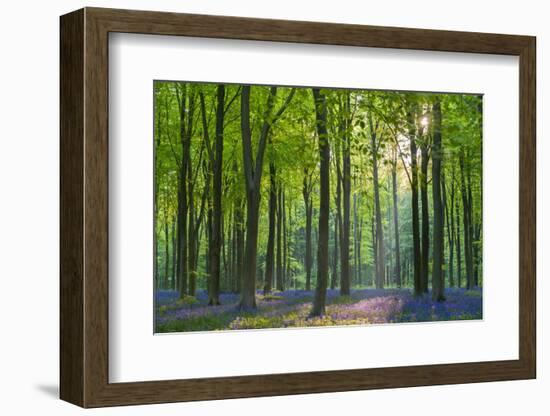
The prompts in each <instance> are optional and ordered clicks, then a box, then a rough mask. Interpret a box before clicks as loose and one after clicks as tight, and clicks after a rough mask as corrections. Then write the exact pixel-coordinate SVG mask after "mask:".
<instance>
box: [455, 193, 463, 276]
mask: <svg viewBox="0 0 550 416" xmlns="http://www.w3.org/2000/svg"><path fill="white" fill-rule="evenodd" d="M455 205H456V206H455V212H456V220H455V221H456V222H455V224H456V234H455V235H456V242H455V243H456V283H457V285H458V287H461V286H462V251H461V250H462V246H461V244H460V206H459V205H460V202H459V200H458V198H457V199H456V203H455Z"/></svg>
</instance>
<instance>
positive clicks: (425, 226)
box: [420, 136, 430, 293]
mask: <svg viewBox="0 0 550 416" xmlns="http://www.w3.org/2000/svg"><path fill="white" fill-rule="evenodd" d="M426 140H427V137H426V136H425V137H424V140H423V142H422V144H421V146H420V156H421V163H420V170H421V175H420V197H421V200H422V257H421V258H422V262H421V265H420V276H421V278H420V281H421V285H422V292H424V293H428V270H429V264H430V254H429V253H430V214H429V212H430V211H429V206H428V162H429V156H428V144H427V143H426Z"/></svg>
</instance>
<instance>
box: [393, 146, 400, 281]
mask: <svg viewBox="0 0 550 416" xmlns="http://www.w3.org/2000/svg"><path fill="white" fill-rule="evenodd" d="M392 194H393V231H394V236H395V284H396V285H397V287H401V252H400V247H399V212H398V206H397V154H395V155H394V159H393V163H392Z"/></svg>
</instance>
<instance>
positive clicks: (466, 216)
mask: <svg viewBox="0 0 550 416" xmlns="http://www.w3.org/2000/svg"><path fill="white" fill-rule="evenodd" d="M460 179H461V193H462V211H463V215H462V218H463V229H464V259H465V261H466V288H467V289H468V290H469V289H472V288H473V287H474V267H473V262H472V234H471V218H470V213H471V210H470V201H469V198H468V193H467V189H466V179H465V162H464V152H463V151H462V152H461V154H460Z"/></svg>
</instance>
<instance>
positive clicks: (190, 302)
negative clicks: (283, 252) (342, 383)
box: [155, 288, 482, 333]
mask: <svg viewBox="0 0 550 416" xmlns="http://www.w3.org/2000/svg"><path fill="white" fill-rule="evenodd" d="M313 295H314V292H313V291H305V290H287V291H284V292H276V291H275V292H273V293H271V294H270V295H267V296H263V295H262V293H261V292H258V293H257V296H256V300H257V309H256V310H253V311H245V312H243V311H241V310H239V309H238V302H239V295H238V294H233V293H222V294H221V296H220V302H221V305H219V306H208V305H207V303H208V295H207V293H206V291H199V292H198V293H197V296H196V297H192V296H186V297H185V298H183V299H179V296H178V293H177V292H175V291H158V292H157V293H156V305H157V306H156V309H155V318H156V324H157V328H156V332H157V333H161V332H187V331H212V330H232V329H262V328H289V327H318V326H335V325H368V324H383V323H396V322H429V321H451V320H473V319H481V318H482V291H481V289H476V290H470V291H467V290H465V289H457V288H450V289H447V291H446V293H445V296H446V298H447V299H446V301H445V302H433V301H432V300H431V296H430V295H429V294H427V295H425V296H423V297H420V298H415V297H414V296H413V295H412V291H411V290H410V289H358V290H352V291H351V295H349V296H340V294H339V291H338V290H328V291H327V306H326V314H325V315H324V316H323V317H316V318H310V317H309V313H310V310H311V306H312V301H313Z"/></svg>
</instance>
